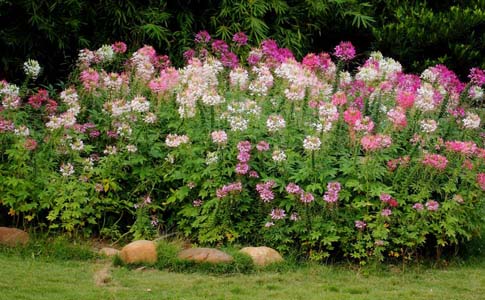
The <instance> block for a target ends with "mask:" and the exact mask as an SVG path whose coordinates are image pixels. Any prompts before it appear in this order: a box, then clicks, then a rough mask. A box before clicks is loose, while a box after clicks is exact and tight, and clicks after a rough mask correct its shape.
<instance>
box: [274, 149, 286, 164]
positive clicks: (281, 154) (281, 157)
mask: <svg viewBox="0 0 485 300" xmlns="http://www.w3.org/2000/svg"><path fill="white" fill-rule="evenodd" d="M271 158H273V160H274V161H275V162H282V161H285V160H286V154H285V151H283V150H275V151H273V154H272V155H271Z"/></svg>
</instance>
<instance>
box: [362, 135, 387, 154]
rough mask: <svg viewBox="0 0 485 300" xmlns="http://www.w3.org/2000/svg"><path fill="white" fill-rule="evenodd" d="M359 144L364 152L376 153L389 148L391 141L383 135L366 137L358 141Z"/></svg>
mask: <svg viewBox="0 0 485 300" xmlns="http://www.w3.org/2000/svg"><path fill="white" fill-rule="evenodd" d="M360 144H361V145H362V148H363V149H364V150H365V151H376V150H380V149H384V148H389V147H390V146H391V144H392V139H391V137H390V136H388V135H383V134H376V135H366V136H364V137H362V139H360Z"/></svg>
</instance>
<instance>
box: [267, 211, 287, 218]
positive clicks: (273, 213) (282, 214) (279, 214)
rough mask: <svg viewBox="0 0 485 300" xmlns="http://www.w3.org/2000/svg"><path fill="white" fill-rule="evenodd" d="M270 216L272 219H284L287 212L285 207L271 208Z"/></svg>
mask: <svg viewBox="0 0 485 300" xmlns="http://www.w3.org/2000/svg"><path fill="white" fill-rule="evenodd" d="M270 216H271V219H272V220H282V219H284V218H285V217H286V213H285V210H284V209H281V208H274V209H272V210H271V213H270Z"/></svg>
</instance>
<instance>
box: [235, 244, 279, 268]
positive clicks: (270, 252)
mask: <svg viewBox="0 0 485 300" xmlns="http://www.w3.org/2000/svg"><path fill="white" fill-rule="evenodd" d="M239 251H240V252H242V253H245V254H247V255H249V256H250V257H251V258H252V260H253V263H254V264H255V265H257V266H267V265H269V264H272V263H276V262H282V261H283V257H282V256H281V254H279V253H278V251H276V250H275V249H273V248H269V247H264V246H263V247H245V248H242V249H241V250H239Z"/></svg>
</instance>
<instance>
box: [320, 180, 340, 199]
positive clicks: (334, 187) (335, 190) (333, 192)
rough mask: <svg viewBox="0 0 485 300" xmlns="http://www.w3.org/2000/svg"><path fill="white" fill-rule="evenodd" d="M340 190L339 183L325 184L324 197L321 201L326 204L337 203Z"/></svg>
mask: <svg viewBox="0 0 485 300" xmlns="http://www.w3.org/2000/svg"><path fill="white" fill-rule="evenodd" d="M340 189H341V186H340V183H339V182H336V181H335V182H329V183H328V184H327V191H326V192H325V195H323V200H325V202H327V203H335V202H337V200H338V194H339V192H340Z"/></svg>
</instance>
